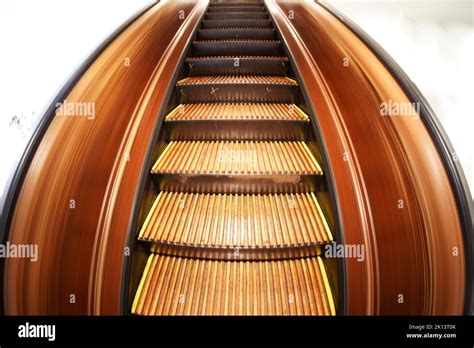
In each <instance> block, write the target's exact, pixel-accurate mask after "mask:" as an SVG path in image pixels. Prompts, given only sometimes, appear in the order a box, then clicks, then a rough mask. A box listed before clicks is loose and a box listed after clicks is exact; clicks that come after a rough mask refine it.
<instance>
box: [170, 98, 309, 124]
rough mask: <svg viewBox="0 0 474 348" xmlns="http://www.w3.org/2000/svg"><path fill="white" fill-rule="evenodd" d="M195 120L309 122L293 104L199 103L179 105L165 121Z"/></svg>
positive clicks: (306, 116)
mask: <svg viewBox="0 0 474 348" xmlns="http://www.w3.org/2000/svg"><path fill="white" fill-rule="evenodd" d="M196 120H240V121H242V120H273V121H276V120H280V121H282V120H286V121H304V122H309V117H308V115H306V114H305V113H304V112H303V111H302V110H301V109H300V108H299V107H297V106H296V105H294V104H278V103H273V104H270V103H201V104H181V105H179V106H178V107H176V108H175V109H174V110H173V111H172V112H170V113H169V114H168V115H167V116H166V119H165V121H196Z"/></svg>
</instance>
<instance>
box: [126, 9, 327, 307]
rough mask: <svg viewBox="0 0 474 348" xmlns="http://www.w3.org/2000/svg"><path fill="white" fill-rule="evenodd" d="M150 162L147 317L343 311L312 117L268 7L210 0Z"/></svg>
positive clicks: (141, 290) (142, 301)
mask: <svg viewBox="0 0 474 348" xmlns="http://www.w3.org/2000/svg"><path fill="white" fill-rule="evenodd" d="M192 46H193V47H192V50H191V55H190V56H189V57H187V58H186V60H185V63H186V65H187V74H188V77H185V78H184V79H181V80H179V81H177V85H176V88H177V95H178V97H179V100H180V104H179V105H178V106H177V107H175V108H174V110H173V111H171V112H170V113H169V114H168V115H167V116H166V118H165V121H164V127H165V131H166V133H167V141H168V143H167V145H166V147H165V148H164V150H163V151H162V152H161V154H160V155H159V158H158V160H157V161H156V163H155V164H154V165H153V167H152V169H151V175H152V176H153V181H154V183H155V185H156V187H157V188H158V189H159V191H160V192H159V194H158V196H157V197H156V199H155V201H154V203H153V205H152V207H151V210H150V211H149V213H148V216H147V218H146V220H145V222H144V223H143V225H142V227H141V230H140V232H139V236H138V239H139V241H140V242H141V243H143V244H144V245H146V246H147V249H148V250H149V251H150V254H149V256H148V261H147V262H146V266H145V269H144V272H143V275H142V278H141V281H140V283H139V285H138V290H137V292H136V295H135V299H134V302H133V305H132V312H133V313H134V314H139V315H334V314H335V313H336V309H335V303H334V295H333V293H332V291H333V290H332V287H331V285H330V282H329V277H328V270H327V265H326V263H325V262H324V258H323V256H322V248H323V246H324V245H325V244H326V243H330V242H332V241H333V235H332V233H331V230H330V227H329V225H328V222H327V219H326V216H325V213H324V212H323V209H322V207H321V204H320V202H319V199H318V196H317V189H318V187H319V185H318V183H320V182H321V180H322V178H323V175H324V173H323V171H322V169H321V165H320V163H318V160H317V158H318V157H319V156H317V155H316V154H315V153H314V149H313V148H312V147H311V146H308V144H307V140H308V134H309V129H310V118H309V117H308V115H307V114H306V113H305V112H304V111H303V110H302V109H301V108H300V107H299V105H298V100H299V96H298V94H299V85H298V82H297V81H296V80H295V79H294V78H290V77H289V76H288V72H289V60H288V58H287V57H286V56H285V54H284V50H283V48H282V43H281V42H280V41H279V39H278V36H277V34H276V31H275V29H274V28H273V25H272V22H271V21H270V18H269V16H268V13H267V12H266V9H265V7H264V6H263V3H260V2H248V1H247V2H242V1H235V2H216V3H211V5H210V6H209V8H208V11H207V13H206V15H205V18H204V20H203V21H202V25H201V28H200V29H199V30H198V33H197V39H196V41H194V42H193V43H192Z"/></svg>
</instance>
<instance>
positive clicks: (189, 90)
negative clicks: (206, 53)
mask: <svg viewBox="0 0 474 348" xmlns="http://www.w3.org/2000/svg"><path fill="white" fill-rule="evenodd" d="M297 87H298V84H297V83H296V81H294V80H292V79H290V78H288V77H280V76H247V75H245V76H199V77H187V78H185V79H183V80H181V81H178V83H177V88H178V95H179V96H180V98H181V103H205V102H253V103H257V102H266V103H272V102H274V103H277V102H280V103H294V102H295V101H296V98H297V92H298V90H297Z"/></svg>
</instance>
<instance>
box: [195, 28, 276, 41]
mask: <svg viewBox="0 0 474 348" xmlns="http://www.w3.org/2000/svg"><path fill="white" fill-rule="evenodd" d="M198 39H199V40H229V39H241V40H242V39H254V40H274V39H276V33H275V29H273V28H258V27H257V28H215V29H199V30H198Z"/></svg>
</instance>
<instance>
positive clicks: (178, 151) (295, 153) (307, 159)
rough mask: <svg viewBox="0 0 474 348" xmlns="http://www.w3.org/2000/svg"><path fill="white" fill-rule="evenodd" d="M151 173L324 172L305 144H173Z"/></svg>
mask: <svg viewBox="0 0 474 348" xmlns="http://www.w3.org/2000/svg"><path fill="white" fill-rule="evenodd" d="M204 163H207V164H208V165H204ZM152 173H155V174H164V173H166V174H178V173H180V174H211V175H212V174H227V175H265V174H266V175H273V174H281V175H321V174H322V170H321V167H320V166H319V164H318V162H317V161H316V159H315V158H314V156H313V155H312V154H311V152H310V150H309V149H308V146H307V145H306V144H305V143H304V142H302V141H171V142H170V143H169V144H168V146H167V148H166V149H165V151H164V152H163V153H162V155H161V156H160V157H159V158H158V160H157V161H156V163H155V165H154V166H153V169H152Z"/></svg>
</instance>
